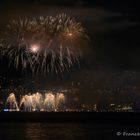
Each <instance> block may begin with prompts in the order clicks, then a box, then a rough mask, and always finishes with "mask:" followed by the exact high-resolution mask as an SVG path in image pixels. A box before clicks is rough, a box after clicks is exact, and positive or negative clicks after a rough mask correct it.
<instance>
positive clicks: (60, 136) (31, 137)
mask: <svg viewBox="0 0 140 140" xmlns="http://www.w3.org/2000/svg"><path fill="white" fill-rule="evenodd" d="M139 128H140V127H139V125H132V124H131V125H128V124H125V125H120V124H115V125H113V124H97V123H0V140H90V139H91V140H97V139H104V138H107V139H118V138H119V137H128V136H117V133H124V132H131V133H138V132H140V129H139ZM134 137H135V138H138V139H139V138H140V136H131V137H130V136H129V138H134Z"/></svg>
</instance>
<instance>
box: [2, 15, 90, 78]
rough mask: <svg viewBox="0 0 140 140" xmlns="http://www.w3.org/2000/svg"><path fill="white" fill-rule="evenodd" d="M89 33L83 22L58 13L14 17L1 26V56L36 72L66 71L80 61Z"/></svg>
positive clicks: (13, 63) (43, 73)
mask: <svg viewBox="0 0 140 140" xmlns="http://www.w3.org/2000/svg"><path fill="white" fill-rule="evenodd" d="M87 40H88V36H87V35H86V33H85V29H84V28H83V27H82V25H81V23H78V22H76V21H75V19H73V18H70V17H68V16H67V15H66V14H64V13H62V14H58V15H56V16H55V17H52V16H48V17H39V18H33V19H32V20H28V19H20V20H12V21H11V22H10V23H9V24H8V25H5V26H4V27H2V28H1V30H0V46H1V51H0V52H1V54H2V56H6V57H7V58H8V59H9V65H14V67H15V68H17V69H18V68H19V67H21V68H22V69H23V70H26V69H27V68H30V69H31V71H32V73H33V74H39V73H41V74H42V75H44V76H45V75H47V74H50V73H52V74H54V73H55V74H59V73H61V74H63V72H64V71H69V70H70V68H71V67H72V66H73V65H74V64H75V63H79V58H80V57H81V56H82V53H83V47H86V46H87Z"/></svg>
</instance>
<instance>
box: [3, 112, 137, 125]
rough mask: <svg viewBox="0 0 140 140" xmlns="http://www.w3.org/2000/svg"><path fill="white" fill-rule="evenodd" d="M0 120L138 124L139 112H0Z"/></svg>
mask: <svg viewBox="0 0 140 140" xmlns="http://www.w3.org/2000/svg"><path fill="white" fill-rule="evenodd" d="M1 122H82V123H92V122H93V123H115V124H123V123H124V124H131V123H134V124H140V113H139V112H0V123H1Z"/></svg>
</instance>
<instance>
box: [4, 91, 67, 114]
mask: <svg viewBox="0 0 140 140" xmlns="http://www.w3.org/2000/svg"><path fill="white" fill-rule="evenodd" d="M65 102H66V99H65V96H64V94H63V93H57V94H56V95H55V94H53V93H51V92H50V93H45V95H43V94H41V93H38V92H37V93H34V94H26V95H23V96H22V97H21V99H20V101H19V103H18V102H17V100H16V97H15V94H14V93H11V94H9V96H8V98H7V101H6V108H7V109H8V110H10V111H27V112H32V111H47V112H52V111H62V110H64V108H65Z"/></svg>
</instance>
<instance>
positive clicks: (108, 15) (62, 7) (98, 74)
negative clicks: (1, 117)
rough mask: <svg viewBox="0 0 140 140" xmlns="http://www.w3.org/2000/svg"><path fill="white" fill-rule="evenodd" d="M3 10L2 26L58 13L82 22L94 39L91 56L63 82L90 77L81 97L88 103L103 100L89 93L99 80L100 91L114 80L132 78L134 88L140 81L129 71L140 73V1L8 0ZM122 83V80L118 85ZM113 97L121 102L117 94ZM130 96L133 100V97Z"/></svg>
mask: <svg viewBox="0 0 140 140" xmlns="http://www.w3.org/2000/svg"><path fill="white" fill-rule="evenodd" d="M0 7H1V8H0V19H1V20H0V24H4V23H6V22H7V21H8V20H9V19H11V18H19V17H28V18H30V17H32V16H40V15H43V16H45V15H55V14H56V13H58V12H66V13H67V14H68V15H71V16H74V17H75V18H76V19H77V20H78V21H81V22H82V24H83V25H84V27H86V28H87V31H88V34H89V36H90V40H91V47H90V52H91V54H90V55H89V56H88V57H86V58H85V60H84V62H82V64H81V69H80V70H75V71H74V72H73V73H70V74H68V75H69V76H66V77H64V79H63V80H64V81H65V80H68V81H77V82H78V81H80V82H81V83H82V82H83V83H84V80H85V79H86V78H83V77H87V79H86V80H85V82H86V84H85V89H86V91H84V90H83V89H82V86H81V89H82V90H83V92H87V93H86V94H85V93H81V96H83V97H84V98H85V97H87V95H88V97H87V98H88V101H89V99H91V100H95V99H93V98H96V100H99V99H98V98H99V97H101V96H98V95H97V93H94V91H93V93H91V92H89V91H91V90H90V89H92V87H93V85H92V84H94V82H95V81H96V82H95V87H96V88H100V87H103V85H105V83H104V82H105V81H109V80H110V81H111V80H112V79H113V77H115V80H112V81H113V82H114V81H116V80H120V81H121V80H122V81H123V80H124V81H123V82H125V81H127V80H129V79H130V81H132V83H131V84H130V85H133V86H134V85H135V84H137V83H138V81H139V80H140V79H138V78H137V79H134V80H131V78H132V77H129V74H126V73H127V72H128V73H130V74H132V75H134V76H135V77H137V75H139V70H140V55H139V53H140V39H139V33H140V19H139V16H140V15H139V7H138V3H137V0H101V1H95V0H93V1H92V0H77V1H76V0H55V1H53V0H52V1H45V0H31V1H30V2H29V1H28V0H24V1H23V0H21V1H20V2H18V0H13V1H12V2H11V1H10V0H4V2H2V1H1V6H0ZM2 67H3V68H2ZM3 71H4V72H5V68H4V66H1V70H0V72H1V73H3ZM8 72H9V70H8ZM113 73H118V74H119V76H120V75H121V76H122V77H123V76H124V75H126V76H124V77H125V78H124V79H123V78H122V79H121V78H120V79H119V78H118V77H119V76H112V75H113ZM134 73H135V74H134ZM126 77H127V78H126ZM126 79H127V80H126ZM103 81H104V82H103ZM139 82H140V81H139ZM118 84H119V81H118V83H117V84H116V86H117V85H118ZM92 90H94V89H92ZM127 94H128V93H127ZM123 96H126V94H125V95H122V97H123ZM91 97H92V98H91ZM112 97H115V98H116V99H119V97H116V95H112ZM128 97H129V98H131V96H130V95H129V96H128ZM135 97H137V96H135ZM103 98H106V96H103ZM107 98H110V97H107ZM119 100H120V99H119ZM128 100H129V99H128Z"/></svg>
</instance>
